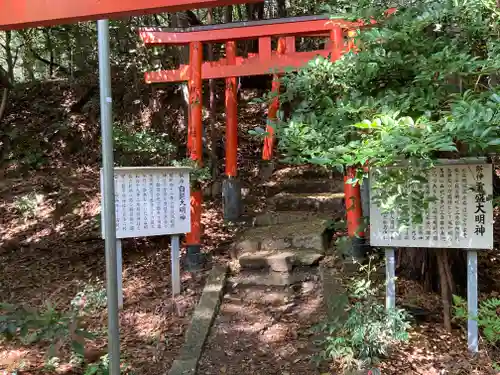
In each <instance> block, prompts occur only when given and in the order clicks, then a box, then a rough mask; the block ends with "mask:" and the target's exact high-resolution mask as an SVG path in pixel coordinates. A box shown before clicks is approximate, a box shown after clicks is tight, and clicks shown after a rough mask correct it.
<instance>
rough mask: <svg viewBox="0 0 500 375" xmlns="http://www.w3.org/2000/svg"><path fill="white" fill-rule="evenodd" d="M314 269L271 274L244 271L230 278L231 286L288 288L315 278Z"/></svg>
mask: <svg viewBox="0 0 500 375" xmlns="http://www.w3.org/2000/svg"><path fill="white" fill-rule="evenodd" d="M316 273H317V271H316V267H310V268H308V269H307V270H300V269H295V270H293V272H273V271H268V270H261V271H246V270H242V271H241V272H240V273H239V274H237V275H235V276H233V277H231V278H230V282H231V283H232V284H233V286H235V287H236V286H238V285H240V286H243V287H253V286H289V285H294V284H297V283H301V282H304V281H307V280H311V278H313V277H315V275H316Z"/></svg>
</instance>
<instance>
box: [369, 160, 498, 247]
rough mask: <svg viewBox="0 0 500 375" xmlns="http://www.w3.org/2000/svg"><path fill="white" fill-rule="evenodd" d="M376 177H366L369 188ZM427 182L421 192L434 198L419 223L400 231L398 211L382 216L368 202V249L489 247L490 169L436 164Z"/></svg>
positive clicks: (491, 186)
mask: <svg viewBox="0 0 500 375" xmlns="http://www.w3.org/2000/svg"><path fill="white" fill-rule="evenodd" d="M375 178H376V173H371V174H370V185H372V186H373V184H374V182H375V181H374V179H375ZM427 179H428V183H427V184H426V185H425V187H424V192H425V194H426V195H429V196H434V197H435V198H436V199H437V200H436V201H434V202H431V203H430V206H429V209H428V210H427V211H426V212H425V214H424V217H423V223H422V224H421V225H414V224H413V223H410V226H409V228H406V229H402V230H400V223H399V222H398V214H397V212H389V213H382V212H381V210H380V209H379V207H377V205H376V204H375V203H374V202H373V199H372V200H371V202H370V244H371V246H385V247H431V248H458V249H492V248H493V203H492V200H491V196H492V192H493V174H492V165H491V164H486V163H478V164H448V165H439V166H436V167H435V168H433V169H431V170H430V171H429V173H428V175H427ZM373 194H374V192H371V196H372V197H373Z"/></svg>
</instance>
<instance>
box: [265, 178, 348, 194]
mask: <svg viewBox="0 0 500 375" xmlns="http://www.w3.org/2000/svg"><path fill="white" fill-rule="evenodd" d="M264 189H265V190H266V194H267V195H268V196H270V195H275V194H278V193H328V192H342V191H343V190H344V181H343V179H342V178H337V179H315V180H311V179H291V180H288V179H287V180H278V181H276V180H272V181H268V182H266V183H265V184H264Z"/></svg>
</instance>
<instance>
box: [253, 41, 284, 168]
mask: <svg viewBox="0 0 500 375" xmlns="http://www.w3.org/2000/svg"><path fill="white" fill-rule="evenodd" d="M285 51H286V39H285V38H279V39H278V46H277V49H276V52H277V54H278V55H281V54H283V53H285ZM259 53H260V51H259ZM271 92H272V94H273V95H274V97H273V99H272V101H271V103H270V104H269V109H268V111H267V124H266V133H267V134H266V137H265V138H264V148H263V150H262V160H263V161H264V163H265V164H267V166H266V167H267V168H270V169H271V170H270V171H266V174H269V172H271V173H272V169H273V167H272V158H273V150H274V139H275V131H274V127H275V126H276V121H277V119H278V110H279V106H280V102H279V92H280V76H279V75H278V74H275V75H273V83H272V87H271Z"/></svg>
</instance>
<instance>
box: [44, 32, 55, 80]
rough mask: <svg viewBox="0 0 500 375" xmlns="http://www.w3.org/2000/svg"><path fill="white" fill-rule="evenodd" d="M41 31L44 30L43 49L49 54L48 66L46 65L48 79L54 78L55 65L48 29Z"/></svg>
mask: <svg viewBox="0 0 500 375" xmlns="http://www.w3.org/2000/svg"><path fill="white" fill-rule="evenodd" d="M43 30H44V34H45V49H46V50H47V51H48V52H49V64H48V68H49V71H48V73H49V78H53V77H54V65H55V63H54V48H53V46H52V36H51V33H50V28H49V27H46V28H44V29H43Z"/></svg>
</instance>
